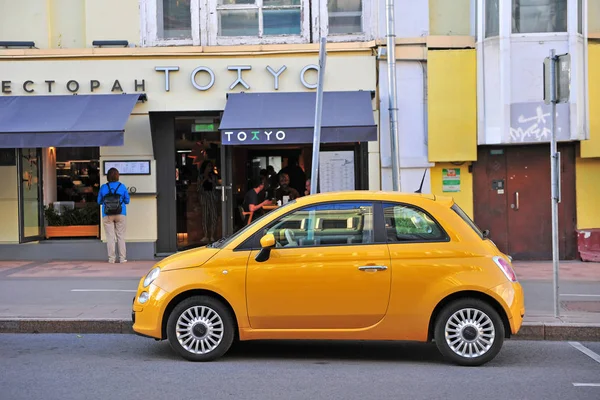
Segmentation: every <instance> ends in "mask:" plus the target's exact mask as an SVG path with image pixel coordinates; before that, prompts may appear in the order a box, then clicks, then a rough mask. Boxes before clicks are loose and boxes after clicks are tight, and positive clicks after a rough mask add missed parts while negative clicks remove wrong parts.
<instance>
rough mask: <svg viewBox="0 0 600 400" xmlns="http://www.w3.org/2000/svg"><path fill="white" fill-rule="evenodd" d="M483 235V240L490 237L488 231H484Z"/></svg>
mask: <svg viewBox="0 0 600 400" xmlns="http://www.w3.org/2000/svg"><path fill="white" fill-rule="evenodd" d="M482 233H483V238H484V239H487V238H489V237H490V231H489V229H486V230H485V231H483V232H482Z"/></svg>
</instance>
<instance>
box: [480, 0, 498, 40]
mask: <svg viewBox="0 0 600 400" xmlns="http://www.w3.org/2000/svg"><path fill="white" fill-rule="evenodd" d="M498 3H499V0H485V25H484V27H485V37H486V38H488V37H494V36H498V35H499V34H500V8H499V5H498Z"/></svg>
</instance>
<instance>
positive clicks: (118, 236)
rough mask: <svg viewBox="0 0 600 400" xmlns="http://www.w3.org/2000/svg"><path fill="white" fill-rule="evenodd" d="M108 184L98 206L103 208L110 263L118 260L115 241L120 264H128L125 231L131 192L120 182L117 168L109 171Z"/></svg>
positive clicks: (101, 188)
mask: <svg viewBox="0 0 600 400" xmlns="http://www.w3.org/2000/svg"><path fill="white" fill-rule="evenodd" d="M106 178H107V180H108V182H107V183H105V184H104V185H102V187H100V191H99V192H98V204H100V205H101V206H102V224H103V225H104V232H106V245H107V247H108V262H109V263H114V262H115V260H116V254H115V241H116V242H117V243H118V245H119V262H121V263H126V262H127V258H126V252H125V230H126V228H127V217H126V215H127V207H126V205H127V204H129V201H130V198H129V192H127V188H126V187H125V186H124V185H123V184H121V182H119V171H118V170H117V169H116V168H111V169H109V170H108V174H107V176H106Z"/></svg>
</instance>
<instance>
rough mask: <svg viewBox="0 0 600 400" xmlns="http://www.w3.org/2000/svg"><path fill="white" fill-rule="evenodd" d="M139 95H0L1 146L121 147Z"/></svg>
mask: <svg viewBox="0 0 600 400" xmlns="http://www.w3.org/2000/svg"><path fill="white" fill-rule="evenodd" d="M139 98H140V94H139V93H138V94H94V95H71V96H3V97H0V148H24V147H51V146H54V147H88V146H121V145H123V142H124V137H123V132H124V130H125V123H126V122H127V119H128V118H129V115H130V114H131V111H132V110H133V107H134V106H135V104H136V102H137V101H138V99H139Z"/></svg>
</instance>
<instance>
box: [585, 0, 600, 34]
mask: <svg viewBox="0 0 600 400" xmlns="http://www.w3.org/2000/svg"><path fill="white" fill-rule="evenodd" d="M587 2H588V32H589V33H591V34H594V33H595V34H596V35H597V34H600V0H587Z"/></svg>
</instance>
